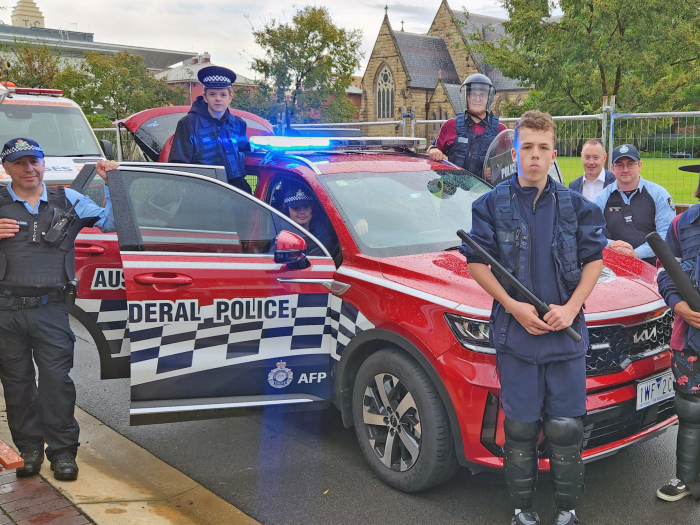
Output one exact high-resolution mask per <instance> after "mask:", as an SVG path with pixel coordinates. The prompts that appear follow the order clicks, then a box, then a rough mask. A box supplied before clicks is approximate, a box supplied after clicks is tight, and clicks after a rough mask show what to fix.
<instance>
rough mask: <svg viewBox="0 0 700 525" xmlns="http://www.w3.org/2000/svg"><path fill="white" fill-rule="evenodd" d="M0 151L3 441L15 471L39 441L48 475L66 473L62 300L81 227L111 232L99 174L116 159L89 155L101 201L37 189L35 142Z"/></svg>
mask: <svg viewBox="0 0 700 525" xmlns="http://www.w3.org/2000/svg"><path fill="white" fill-rule="evenodd" d="M0 157H2V165H3V168H4V169H5V172H6V173H7V174H8V175H9V176H10V178H11V179H12V182H10V184H9V185H8V186H7V187H6V188H0V380H2V385H3V388H4V390H5V402H6V405H7V422H8V425H9V427H10V432H11V433H12V440H13V441H14V443H15V445H16V446H17V448H18V449H19V451H20V453H21V455H22V457H23V458H24V466H23V467H21V468H18V469H17V476H19V477H22V476H31V475H34V474H38V473H39V470H40V469H41V464H42V463H43V461H44V444H47V445H48V448H47V449H46V456H47V457H48V459H49V461H50V462H51V470H53V471H54V477H55V478H56V479H60V480H74V479H76V478H77V477H78V466H77V464H76V462H75V456H76V453H77V451H78V434H79V432H80V428H79V427H78V423H77V421H76V420H75V418H74V417H73V412H74V408H75V385H74V384H73V381H72V379H71V378H70V376H69V375H68V374H69V372H70V369H71V368H72V367H73V343H74V342H75V336H74V335H73V332H72V331H71V328H70V325H69V323H68V306H67V304H66V302H68V303H70V302H71V299H73V300H74V299H75V293H76V291H77V282H76V281H73V279H75V257H74V246H73V241H74V240H75V238H76V236H77V235H78V232H79V231H80V230H81V229H82V228H84V227H89V226H97V227H99V228H100V229H102V231H114V230H115V226H114V218H113V215H112V205H111V201H110V197H109V189H108V187H107V185H106V182H107V171H110V170H112V169H114V168H116V167H117V166H118V164H117V163H116V162H113V161H100V162H98V163H97V173H98V174H99V175H100V176H101V177H102V178H103V179H104V180H105V196H106V199H107V202H106V206H105V207H104V208H100V207H99V206H97V204H95V203H94V202H92V201H91V200H90V199H89V198H87V197H85V196H83V195H81V194H80V193H78V192H76V191H74V190H71V189H68V188H66V189H64V188H63V187H50V188H47V187H46V185H45V184H44V183H43V178H44V152H43V151H42V149H41V147H40V146H39V144H37V143H36V142H34V141H32V140H29V139H21V138H18V139H13V140H11V141H9V142H7V143H6V144H5V146H4V148H3V150H2V153H0ZM32 358H33V361H32ZM34 363H36V367H37V368H38V370H39V386H38V389H37V385H36V382H35V376H34Z"/></svg>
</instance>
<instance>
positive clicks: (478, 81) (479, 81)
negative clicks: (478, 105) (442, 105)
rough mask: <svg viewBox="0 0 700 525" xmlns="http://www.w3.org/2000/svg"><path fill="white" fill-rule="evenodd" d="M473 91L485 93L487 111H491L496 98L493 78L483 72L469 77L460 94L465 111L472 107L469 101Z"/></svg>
mask: <svg viewBox="0 0 700 525" xmlns="http://www.w3.org/2000/svg"><path fill="white" fill-rule="evenodd" d="M472 91H474V92H478V93H483V94H485V96H486V108H485V109H486V112H487V113H491V108H492V107H493V101H494V99H495V98H496V87H495V86H494V85H493V82H491V79H490V78H489V77H487V76H486V75H482V74H481V73H476V74H474V75H469V76H468V77H467V79H466V80H465V81H464V83H463V84H462V87H461V88H460V90H459V96H460V99H461V101H462V107H463V108H464V111H468V110H469V109H470V108H469V104H468V101H469V97H470V94H471V92H472Z"/></svg>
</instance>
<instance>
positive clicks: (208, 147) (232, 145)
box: [192, 116, 245, 180]
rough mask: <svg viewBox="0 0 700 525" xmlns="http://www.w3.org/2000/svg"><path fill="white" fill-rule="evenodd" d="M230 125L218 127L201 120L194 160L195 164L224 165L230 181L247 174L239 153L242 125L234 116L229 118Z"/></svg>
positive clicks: (198, 127) (196, 131) (197, 129)
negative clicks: (239, 137)
mask: <svg viewBox="0 0 700 525" xmlns="http://www.w3.org/2000/svg"><path fill="white" fill-rule="evenodd" d="M229 119H230V120H229V123H227V124H224V125H223V126H218V125H216V124H212V123H210V122H207V121H205V120H204V119H202V118H200V119H199V120H200V125H199V126H197V127H196V128H195V131H194V134H195V137H194V139H195V142H196V144H197V145H196V147H195V150H194V158H193V159H192V162H193V163H195V164H205V165H209V166H211V165H217V164H223V165H224V167H225V168H226V176H227V177H228V179H229V180H230V179H235V178H236V177H242V176H243V174H244V173H245V167H244V165H243V158H242V155H241V153H240V152H239V151H238V135H239V131H240V127H241V126H240V123H239V122H238V119H237V118H235V117H234V116H229Z"/></svg>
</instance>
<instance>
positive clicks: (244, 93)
mask: <svg viewBox="0 0 700 525" xmlns="http://www.w3.org/2000/svg"><path fill="white" fill-rule="evenodd" d="M231 107H232V108H236V109H240V110H242V111H247V112H248V113H253V114H254V115H258V116H260V117H262V118H264V119H267V120H268V121H270V122H271V123H272V124H277V115H278V114H280V113H284V101H281V102H279V101H278V100H277V94H276V93H275V92H274V91H273V90H272V89H270V87H269V86H268V85H267V84H265V83H263V82H258V83H257V84H256V86H255V88H253V89H250V90H249V89H247V88H242V87H234V89H233V100H232V101H231Z"/></svg>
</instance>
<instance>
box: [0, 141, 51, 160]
mask: <svg viewBox="0 0 700 525" xmlns="http://www.w3.org/2000/svg"><path fill="white" fill-rule="evenodd" d="M20 157H36V158H37V159H43V158H44V150H43V149H41V146H39V144H37V143H36V142H34V141H33V140H31V139H22V138H18V139H12V140H8V141H7V142H5V146H3V148H2V152H1V153H0V159H2V162H6V161H7V162H12V161H15V160H17V159H19V158H20Z"/></svg>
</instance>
